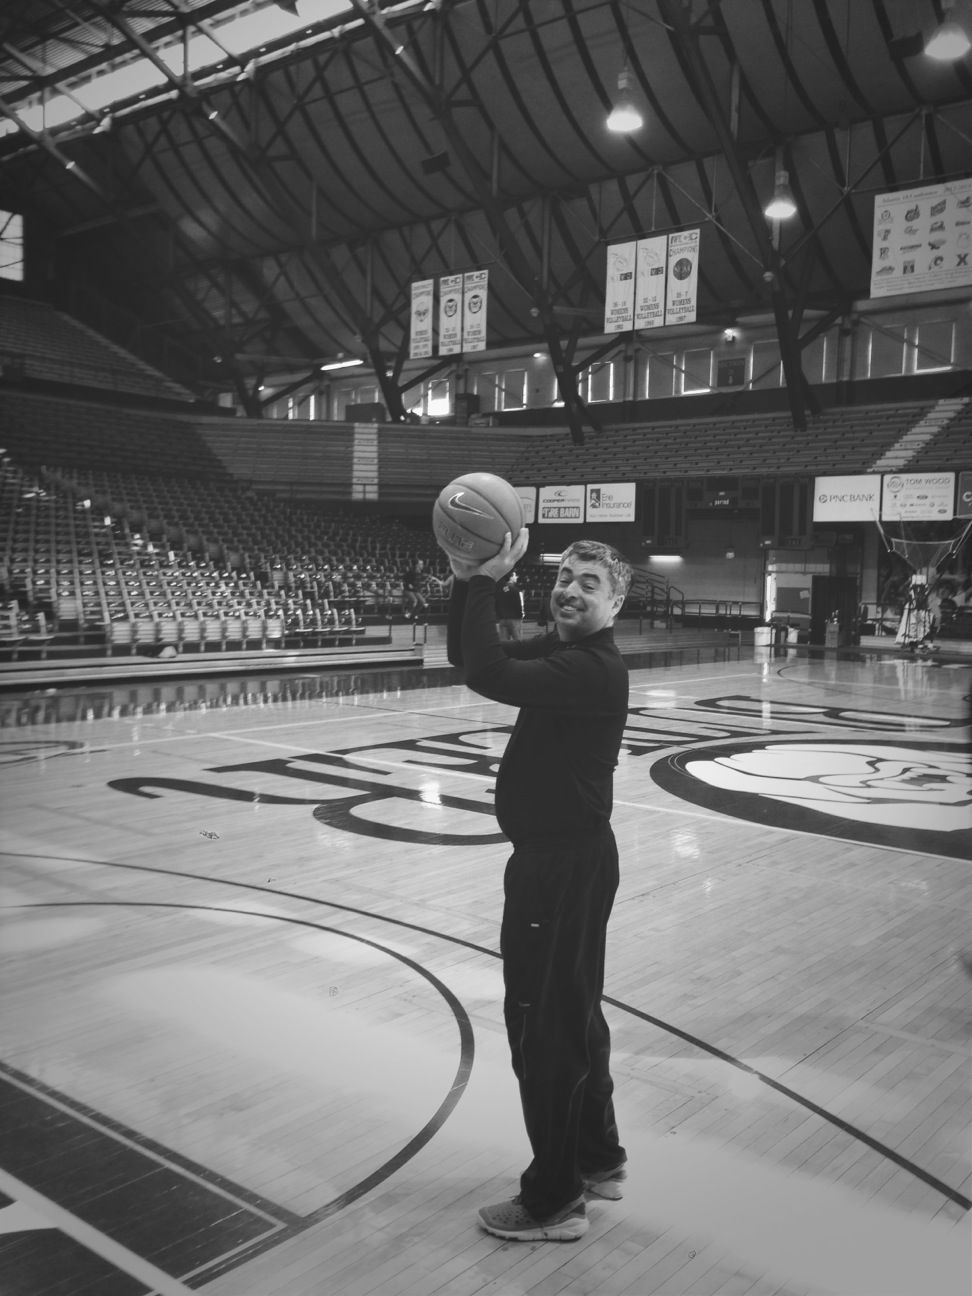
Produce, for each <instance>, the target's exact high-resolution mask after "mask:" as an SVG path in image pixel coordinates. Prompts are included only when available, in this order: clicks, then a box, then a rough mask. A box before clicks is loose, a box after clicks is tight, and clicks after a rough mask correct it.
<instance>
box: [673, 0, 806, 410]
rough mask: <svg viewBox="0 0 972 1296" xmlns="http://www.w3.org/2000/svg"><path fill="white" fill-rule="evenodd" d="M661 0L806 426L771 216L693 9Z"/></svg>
mask: <svg viewBox="0 0 972 1296" xmlns="http://www.w3.org/2000/svg"><path fill="white" fill-rule="evenodd" d="M658 4H659V9H660V12H661V13H662V16H663V17H664V19H665V21H666V22H667V24H668V25H669V26H670V27H671V29H672V31H673V32H674V34H675V37H676V40H677V44H678V46H679V49H680V50H681V52H682V54H683V56H684V59H685V63H686V72H687V74H688V75H689V77H690V80H691V83H692V85H693V88H694V90H695V94H696V98H697V99H698V101H699V106H700V107H701V108H702V110H703V112H704V113H705V115H706V117H707V118H708V119H709V124H710V125H711V127H712V129H713V131H714V132H715V135H716V138H717V139H718V141H719V145H720V148H721V149H722V155H723V157H724V158H725V160H726V164H727V166H728V168H729V174H730V176H731V177H732V180H733V183H734V185H735V188H736V192H737V195H738V197H739V201H740V203H741V204H742V207H743V211H744V212H745V215H746V219H747V221H748V224H749V226H750V229H751V231H752V233H753V236H754V238H755V241H756V247H757V249H758V252H759V259H760V261H761V263H762V266H763V282H764V283H765V284H766V287H767V289H768V291H769V296H770V302H771V305H772V309H773V316H774V319H775V322H776V333H777V338H778V339H779V343H780V357H781V359H782V361H783V373H784V376H785V378H786V388H787V398H788V400H789V404H790V414H791V415H792V418H793V425H794V427H795V428H797V429H799V430H801V431H802V430H803V429H805V428H806V425H807V420H806V398H807V381H806V378H805V377H804V374H803V368H802V365H801V363H800V349H799V346H798V345H797V339H796V333H795V330H794V328H793V321H792V319H791V318H790V311H789V305H788V302H787V297H786V291H785V287H784V283H783V275H782V263H781V260H780V256H779V252H778V251H777V249H776V248H775V247H774V245H773V240H772V238H771V237H770V233H769V230H768V228H767V222H766V217H765V216H764V215H763V211H762V208H761V206H760V203H759V198H758V196H757V194H756V190H755V187H754V186H753V181H752V176H751V175H750V173H749V170H748V168H747V166H746V163H745V161H744V159H743V157H742V155H741V153H740V150H739V147H738V144H737V142H736V140H735V138H734V137H733V134H732V129H731V126H730V125H729V122H728V121H727V115H726V111H725V105H723V104H722V103H721V101H720V99H719V94H718V91H717V89H716V86H715V82H714V81H713V78H712V73H711V72H710V70H709V66H708V64H707V63H706V61H705V58H704V56H703V54H702V49H701V44H700V41H699V28H698V27H697V26H696V25H695V24H694V23H693V22H692V21H691V18H690V16H689V12H688V9H687V8H686V7H685V6H683V4H682V3H681V0H658ZM713 9H714V11H715V12H717V11H718V3H716V4H715V5H714V7H713Z"/></svg>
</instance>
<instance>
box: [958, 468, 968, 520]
mask: <svg viewBox="0 0 972 1296" xmlns="http://www.w3.org/2000/svg"><path fill="white" fill-rule="evenodd" d="M955 516H956V517H966V518H972V472H960V473H959V475H958V495H957V497H956V500H955Z"/></svg>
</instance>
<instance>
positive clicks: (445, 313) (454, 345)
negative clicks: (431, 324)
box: [439, 274, 462, 355]
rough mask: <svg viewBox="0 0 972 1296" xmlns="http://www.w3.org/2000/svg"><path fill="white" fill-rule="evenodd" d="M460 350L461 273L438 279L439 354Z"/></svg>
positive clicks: (450, 353)
mask: <svg viewBox="0 0 972 1296" xmlns="http://www.w3.org/2000/svg"><path fill="white" fill-rule="evenodd" d="M461 351H462V275H461V274H457V275H443V276H442V278H441V279H440V280H439V355H459V354H460V353H461Z"/></svg>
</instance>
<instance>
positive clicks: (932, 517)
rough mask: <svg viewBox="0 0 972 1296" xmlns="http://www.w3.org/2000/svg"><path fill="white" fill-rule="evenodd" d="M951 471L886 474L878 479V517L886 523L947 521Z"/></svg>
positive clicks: (952, 484) (952, 486)
mask: <svg viewBox="0 0 972 1296" xmlns="http://www.w3.org/2000/svg"><path fill="white" fill-rule="evenodd" d="M954 516H955V474H954V473H953V472H940V473H887V474H886V475H885V476H884V477H883V478H882V479H881V517H882V519H883V520H884V521H886V522H909V521H911V520H912V519H914V520H915V521H922V520H924V521H946V520H948V521H951V519H952V518H953V517H954Z"/></svg>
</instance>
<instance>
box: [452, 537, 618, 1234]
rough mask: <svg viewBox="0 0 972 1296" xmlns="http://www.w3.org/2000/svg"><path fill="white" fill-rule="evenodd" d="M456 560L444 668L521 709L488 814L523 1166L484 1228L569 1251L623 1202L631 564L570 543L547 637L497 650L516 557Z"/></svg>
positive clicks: (606, 551) (515, 546)
mask: <svg viewBox="0 0 972 1296" xmlns="http://www.w3.org/2000/svg"><path fill="white" fill-rule="evenodd" d="M527 541H528V532H527V530H526V528H525V527H524V528H523V529H522V530H521V531H520V533H519V535H518V536H517V538H516V540H515V541H513V542H512V543H511V537H510V535H509V534H507V535H506V538H505V541H504V544H503V547H502V549H501V550H500V552H499V553H498V554H496V556H495V557H493V558H489V559H487V560H486V561H485V562H474V561H465V560H461V559H458V558H455V557H451V558H450V562H451V564H452V569H453V571H454V573H455V575H456V581H455V583H454V586H453V593H452V599H451V602H450V608H449V660H450V662H452V664H453V665H455V666H461V667H462V668H463V670H464V673H465V679H466V683H467V684H468V686H469V687H470V688H471V689H473V690H474V691H475V692H477V693H480V694H482V696H484V697H487V698H491V699H492V700H494V701H497V702H503V703H506V704H508V705H511V706H517V707H519V708H520V712H519V715H518V717H517V720H516V724H515V726H514V729H513V733H512V734H511V736H510V740H509V742H508V744H507V747H506V751H505V753H504V755H503V759H502V761H501V763H500V768H499V773H498V775H497V779H496V817H497V820H498V822H499V826H500V828H501V829H502V831H503V832H504V833H505V834H506V836H507V837H509V838H510V841H511V842H512V844H513V853H512V855H511V856H510V859H509V862H508V864H507V867H506V875H505V879H504V894H505V905H504V911H503V921H502V928H501V933H500V949H501V952H502V956H503V978H504V986H505V997H504V1015H505V1019H506V1028H507V1036H508V1039H509V1043H510V1049H511V1052H512V1060H513V1070H514V1073H515V1075H516V1077H517V1080H518V1081H519V1085H520V1097H521V1101H522V1105H523V1116H524V1121H525V1123H526V1129H527V1134H528V1136H529V1139H530V1145H531V1148H532V1151H533V1160H532V1161H531V1163H530V1165H529V1166H528V1167H527V1169H526V1170H525V1171H524V1173H523V1175H522V1176H521V1179H520V1192H519V1195H518V1196H516V1197H514V1198H513V1200H512V1201H507V1202H501V1203H499V1204H497V1205H495V1206H485V1207H483V1208H482V1209H481V1210H480V1212H479V1216H480V1221H481V1223H482V1225H483V1227H484V1228H485V1229H486V1230H487V1232H489V1233H492V1234H494V1235H495V1236H497V1237H501V1238H507V1239H511V1240H519V1241H539V1240H542V1239H547V1240H549V1241H558V1242H566V1241H572V1240H574V1239H575V1238H578V1237H580V1236H581V1234H583V1233H584V1232H586V1230H587V1227H588V1221H587V1211H586V1205H585V1202H586V1199H587V1198H588V1197H592V1196H597V1197H602V1198H608V1199H610V1200H617V1199H618V1198H620V1196H621V1182H622V1181H623V1179H624V1177H625V1152H624V1149H623V1148H622V1146H621V1144H620V1142H619V1139H618V1130H617V1125H616V1122H615V1117H614V1105H613V1100H612V1094H613V1088H614V1086H613V1082H612V1080H611V1073H610V1051H611V1041H610V1034H609V1031H608V1026H607V1023H606V1022H605V1020H604V1015H603V1012H602V1010H601V995H602V992H603V986H604V951H605V938H606V930H607V922H608V917H609V915H610V912H611V906H612V904H613V901H614V895H615V892H616V890H617V886H618V852H617V846H616V844H615V840H614V834H613V832H612V830H611V823H610V818H611V806H612V795H613V782H614V768H615V765H616V764H617V759H618V752H619V750H620V747H621V738H622V733H623V730H624V725H625V722H626V719H627V712H628V672H627V667H626V666H625V665H624V662H623V660H622V658H621V654H620V653H619V652H618V649H617V647H616V645H615V643H614V635H613V631H612V629H611V627H612V626H613V624H614V620H615V617H616V616H617V614H618V612H619V611H620V610H621V605H622V603H623V602H624V598H625V594H626V592H627V589H628V584H629V581H630V575H631V574H630V569H629V568H628V565H627V563H626V562H625V561H624V559H623V558H622V557H621V555H620V554H619V553H617V551H616V550H614V549H612V548H610V546H608V545H603V544H600V543H599V542H597V541H587V540H582V541H577V542H575V543H574V544H572V545H570V546H569V548H568V549H567V550H566V552H565V553H564V554H563V556H562V558H561V560H560V566H559V569H558V572H557V580H556V584H555V586H554V589H553V592H552V594H551V598H550V604H551V612H552V616H553V622H554V630H553V632H552V633H550V634H547V635H543V636H540V637H538V638H536V639H530V640H527V641H523V642H501V641H500V639H499V636H498V634H497V630H496V623H495V619H494V598H495V592H496V585H497V583H498V582H500V581H502V580H503V578H504V577H505V576H506V574H507V573H508V572H509V571H511V570H512V568H513V567H514V565H515V564H516V563H517V562H518V561H519V559H520V558H521V557H522V556H523V554H524V552H525V551H526V547H527Z"/></svg>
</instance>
